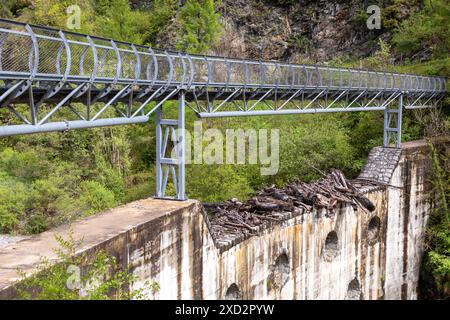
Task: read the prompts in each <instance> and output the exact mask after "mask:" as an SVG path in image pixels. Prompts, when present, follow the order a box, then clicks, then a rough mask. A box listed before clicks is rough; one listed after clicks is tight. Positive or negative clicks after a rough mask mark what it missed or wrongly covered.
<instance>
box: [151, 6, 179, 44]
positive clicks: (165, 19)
mask: <svg viewBox="0 0 450 320" xmlns="http://www.w3.org/2000/svg"><path fill="white" fill-rule="evenodd" d="M152 3H153V4H152V10H151V11H150V12H149V18H148V19H149V22H150V23H147V26H146V30H145V33H146V42H148V43H151V44H153V43H155V42H156V38H157V36H158V34H159V33H160V32H162V31H164V30H165V29H166V28H167V26H168V25H169V24H170V22H171V21H172V19H173V18H174V17H175V15H176V12H177V11H176V10H177V0H154V1H152Z"/></svg>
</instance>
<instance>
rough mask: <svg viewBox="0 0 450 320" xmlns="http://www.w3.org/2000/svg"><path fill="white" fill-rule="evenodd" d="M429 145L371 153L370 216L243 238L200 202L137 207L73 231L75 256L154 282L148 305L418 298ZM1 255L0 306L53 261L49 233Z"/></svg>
mask: <svg viewBox="0 0 450 320" xmlns="http://www.w3.org/2000/svg"><path fill="white" fill-rule="evenodd" d="M428 152H429V151H428V148H427V145H426V143H425V142H423V141H416V142H410V143H404V144H403V145H402V149H401V150H399V149H389V148H374V149H373V150H372V151H371V153H370V155H369V159H368V161H367V163H366V165H365V167H364V169H363V171H362V173H361V175H360V176H359V179H357V180H356V181H357V183H358V185H359V186H360V190H361V191H362V192H364V194H365V195H366V196H367V197H368V198H369V199H370V200H371V201H372V202H373V204H375V207H376V209H375V210H374V211H373V212H370V213H369V212H367V211H364V210H362V209H360V208H358V209H355V208H354V207H352V206H351V205H347V204H340V205H339V206H338V208H337V210H335V211H334V212H333V214H330V212H327V210H325V209H321V210H318V209H313V210H310V211H296V212H287V213H284V216H283V219H282V221H281V222H278V223H273V224H270V225H269V226H266V227H264V228H260V229H259V230H257V232H256V234H253V235H251V236H247V237H233V236H222V237H214V236H213V235H212V233H211V232H210V223H209V218H208V215H207V214H206V213H205V212H204V210H202V206H201V204H200V203H199V202H197V201H194V200H189V201H186V202H170V201H169V202H168V201H162V200H155V199H146V200H140V201H136V202H133V203H129V204H127V205H124V206H121V207H118V208H115V209H112V210H109V211H106V212H104V213H101V214H98V215H95V216H92V217H89V218H86V219H83V220H80V221H78V222H76V223H73V225H72V226H71V229H72V230H73V233H74V236H75V237H76V238H81V237H83V239H84V240H83V243H82V244H81V245H80V247H79V248H78V250H77V252H78V253H84V254H86V255H91V254H94V253H95V252H98V250H100V249H104V250H106V251H107V252H108V253H110V254H113V255H115V256H116V257H117V259H118V261H119V263H121V264H122V265H123V266H127V267H128V268H130V270H131V271H132V272H133V273H134V274H135V275H136V276H137V281H135V282H134V283H133V284H132V288H133V289H137V288H141V287H145V282H146V281H148V280H151V281H156V282H157V283H158V284H159V287H160V289H159V290H158V291H156V292H151V291H150V290H149V291H148V292H146V296H147V298H149V299H416V298H417V284H418V277H419V267H420V262H421V257H422V253H423V249H422V246H423V239H424V232H425V226H426V223H427V219H428V216H429V213H430V210H431V208H432V201H431V198H430V193H431V185H430V182H429V180H428V178H429V176H430V174H429V170H430V163H429V156H428ZM67 232H68V227H60V228H58V229H55V230H52V231H48V232H44V233H42V234H40V235H38V236H33V237H26V238H20V239H19V240H18V241H16V242H12V243H8V244H6V245H4V246H2V247H0V298H13V297H14V289H13V287H12V285H13V283H14V282H15V281H17V280H18V279H19V276H18V274H17V272H16V269H17V268H20V269H22V270H24V271H25V272H27V273H28V274H32V273H33V271H34V270H35V268H36V265H37V264H38V263H39V259H40V257H41V256H46V257H47V258H48V259H50V261H56V260H57V257H56V254H55V253H54V251H53V250H52V248H56V247H57V246H58V245H57V243H56V241H55V239H54V235H55V234H62V235H64V234H65V233H67Z"/></svg>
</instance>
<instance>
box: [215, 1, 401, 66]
mask: <svg viewBox="0 0 450 320" xmlns="http://www.w3.org/2000/svg"><path fill="white" fill-rule="evenodd" d="M384 2H389V1H384ZM372 3H373V2H370V3H369V1H354V0H350V1H348V0H347V1H342V0H333V1H322V0H319V1H309V0H293V1H292V0H291V1H289V0H276V1H273V0H272V1H271V0H266V1H259V0H250V1H249V0H222V5H221V7H220V11H221V12H222V16H223V22H224V26H225V32H224V35H223V37H224V38H225V40H226V41H222V42H221V45H220V46H219V47H218V51H219V52H218V53H222V54H225V55H242V54H243V55H245V56H247V57H252V58H257V59H283V60H291V61H299V60H312V61H314V62H316V61H328V60H331V59H333V58H335V57H344V58H345V57H351V58H359V57H365V56H368V55H370V54H372V53H373V52H374V51H375V50H377V43H378V38H380V37H381V38H383V39H387V38H389V37H390V30H389V29H388V28H382V29H381V30H369V29H368V28H367V26H366V19H367V16H368V15H367V14H365V12H366V9H367V7H368V6H369V5H370V4H372ZM385 6H386V5H385ZM380 7H382V8H383V6H382V5H380ZM382 10H383V9H382ZM407 12H408V11H407V10H406V11H404V15H406V14H407ZM396 14H397V15H399V14H400V16H401V14H402V10H398V12H397V13H396ZM400 16H397V17H396V18H400Z"/></svg>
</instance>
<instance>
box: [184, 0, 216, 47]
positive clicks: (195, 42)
mask: <svg viewBox="0 0 450 320" xmlns="http://www.w3.org/2000/svg"><path fill="white" fill-rule="evenodd" d="M219 17H220V15H219V14H218V13H217V12H216V4H215V1H214V0H187V1H186V4H185V5H184V6H183V7H182V8H181V10H180V23H181V28H182V35H181V37H180V39H179V41H178V44H177V48H178V49H179V50H184V51H187V52H190V53H202V52H205V51H207V50H208V49H210V48H211V47H212V46H213V45H214V44H215V43H216V42H217V40H218V38H219V34H220V31H221V25H220V23H219Z"/></svg>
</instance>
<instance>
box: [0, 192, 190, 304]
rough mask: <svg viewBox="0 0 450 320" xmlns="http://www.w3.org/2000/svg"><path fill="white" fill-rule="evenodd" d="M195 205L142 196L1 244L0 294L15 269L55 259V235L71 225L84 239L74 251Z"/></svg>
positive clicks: (31, 270) (7, 287)
mask: <svg viewBox="0 0 450 320" xmlns="http://www.w3.org/2000/svg"><path fill="white" fill-rule="evenodd" d="M197 205H198V202H197V201H195V200H188V201H164V200H156V199H145V200H139V201H135V202H131V203H129V204H126V205H123V206H120V207H117V208H114V209H111V210H107V211H105V212H102V213H99V214H96V215H94V216H91V217H87V218H85V219H82V220H79V221H76V222H74V223H72V224H71V225H66V226H61V227H59V228H56V229H52V230H50V231H46V232H43V233H41V234H39V235H36V236H32V237H29V238H26V239H23V240H19V241H17V242H15V243H11V244H7V245H5V246H3V247H1V248H0V298H2V297H5V294H6V296H8V295H9V294H10V293H9V294H8V293H7V292H8V291H10V289H11V286H12V285H13V284H14V283H15V282H16V281H17V280H20V278H18V274H17V269H20V270H22V271H24V272H25V273H26V274H27V275H31V274H33V273H34V272H35V271H36V268H37V266H38V265H39V263H40V261H41V258H42V257H46V258H47V259H48V260H49V261H50V262H57V254H56V253H55V251H54V250H55V249H57V248H59V245H58V243H57V241H56V239H55V235H61V236H63V237H67V235H68V232H69V229H72V232H73V235H74V238H75V239H77V240H78V239H83V242H82V244H81V245H80V246H79V247H78V248H77V254H79V253H83V252H86V251H88V250H90V249H95V248H101V247H105V244H106V243H107V242H109V241H111V240H113V239H114V238H117V237H119V236H120V235H123V234H125V233H128V232H132V231H133V230H134V229H136V228H138V227H139V228H141V227H142V226H145V225H147V224H148V223H150V222H154V221H155V220H158V219H160V218H164V217H166V216H171V215H174V214H177V213H179V212H180V211H185V210H187V211H194V210H193V209H194V207H195V206H197Z"/></svg>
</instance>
